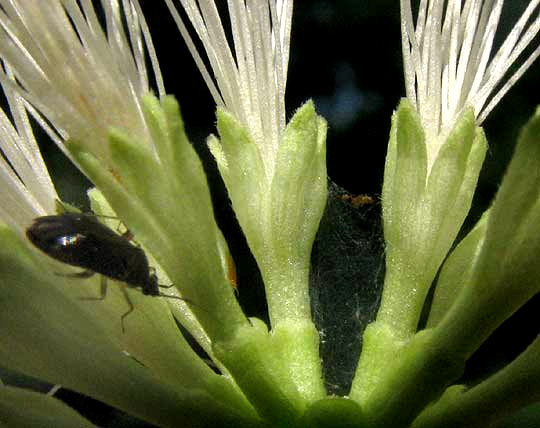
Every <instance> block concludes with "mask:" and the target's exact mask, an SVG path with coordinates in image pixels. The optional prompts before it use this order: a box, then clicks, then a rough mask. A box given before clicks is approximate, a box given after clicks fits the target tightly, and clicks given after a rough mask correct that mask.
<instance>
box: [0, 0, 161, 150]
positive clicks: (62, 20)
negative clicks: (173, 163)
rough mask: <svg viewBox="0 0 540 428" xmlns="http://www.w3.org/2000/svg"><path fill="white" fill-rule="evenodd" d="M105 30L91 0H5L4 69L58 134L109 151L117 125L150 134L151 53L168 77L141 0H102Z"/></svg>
mask: <svg viewBox="0 0 540 428" xmlns="http://www.w3.org/2000/svg"><path fill="white" fill-rule="evenodd" d="M101 6H102V9H103V13H104V17H105V23H106V33H105V32H104V30H103V28H102V25H101V24H100V21H99V19H98V16H97V14H96V10H95V9H94V6H93V2H92V1H91V0H80V1H77V0H47V1H46V2H44V1H41V0H24V1H13V0H0V8H1V9H0V57H1V58H2V61H3V62H4V63H5V64H8V65H9V66H10V67H11V68H12V69H13V72H14V75H15V78H16V79H10V78H9V77H8V76H6V75H5V74H3V73H2V74H0V81H1V83H2V85H3V86H6V87H7V86H9V87H11V88H13V89H17V90H18V91H19V93H20V94H21V95H22V96H23V97H24V99H25V100H26V101H27V103H29V104H30V105H32V106H33V107H34V108H35V110H36V111H39V114H40V115H42V116H43V117H44V118H45V119H46V121H48V122H49V123H50V124H52V128H54V132H55V133H56V139H67V138H73V139H76V140H78V141H80V142H83V143H84V144H88V145H89V146H91V148H92V152H93V153H95V154H97V155H98V156H99V155H102V156H104V157H106V156H107V154H106V150H105V149H104V146H105V145H104V144H103V143H104V140H105V139H106V136H107V132H108V130H109V129H110V127H113V126H114V127H119V128H123V129H127V130H129V131H130V132H131V133H133V135H137V136H138V137H139V138H140V139H141V140H142V141H147V142H151V138H150V136H149V132H148V130H147V129H146V125H145V121H144V119H143V117H142V112H141V104H140V100H141V96H142V95H144V94H146V93H147V92H148V91H149V81H148V80H149V79H148V71H147V69H146V65H145V64H146V58H145V55H146V54H147V55H148V56H149V57H150V60H151V63H152V66H153V71H154V80H155V82H156V85H157V89H158V92H159V94H160V95H163V94H164V89H163V82H162V79H161V76H160V72H159V68H158V66H157V59H156V56H155V52H154V48H153V45H152V42H151V39H150V34H149V32H148V28H147V26H146V23H145V21H144V18H143V16H142V13H141V12H140V6H139V4H138V2H137V0H102V1H101Z"/></svg>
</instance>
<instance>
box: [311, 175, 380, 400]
mask: <svg viewBox="0 0 540 428" xmlns="http://www.w3.org/2000/svg"><path fill="white" fill-rule="evenodd" d="M311 264H312V266H311V273H310V297H311V310H312V315H313V320H314V322H315V325H316V327H317V329H318V331H319V336H320V355H321V359H322V363H323V376H324V380H325V386H326V389H327V392H328V393H329V394H335V395H346V394H347V393H348V392H349V389H350V386H351V383H352V379H353V376H354V372H355V369H356V366H357V364H358V357H359V355H360V350H361V347H362V334H363V332H364V329H365V327H366V326H367V324H369V323H370V322H371V321H373V320H374V318H375V315H376V311H377V308H378V306H379V300H380V294H381V291H382V282H383V279H384V243H383V235H382V219H381V204H380V201H379V200H378V198H376V197H370V196H366V195H363V196H356V197H355V196H353V195H350V194H349V193H347V192H346V191H345V190H344V189H342V188H341V187H339V186H338V185H336V184H334V183H332V182H329V184H328V202H327V206H326V210H325V213H324V215H323V218H322V220H321V224H320V228H319V231H318V233H317V237H316V239H315V243H314V245H313V251H312V256H311Z"/></svg>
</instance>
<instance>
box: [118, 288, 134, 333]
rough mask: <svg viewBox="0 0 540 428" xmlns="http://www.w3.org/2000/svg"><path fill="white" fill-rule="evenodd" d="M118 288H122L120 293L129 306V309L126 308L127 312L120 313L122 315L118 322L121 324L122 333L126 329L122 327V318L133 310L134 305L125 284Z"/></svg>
mask: <svg viewBox="0 0 540 428" xmlns="http://www.w3.org/2000/svg"><path fill="white" fill-rule="evenodd" d="M120 289H121V290H122V294H123V295H124V297H125V299H126V302H127V304H128V306H129V309H128V310H127V312H125V313H124V314H122V316H121V317H120V324H121V325H122V333H125V332H126V329H125V328H124V320H125V319H126V317H127V316H128V315H129V314H130V313H132V312H133V309H134V306H133V302H132V301H131V299H130V298H129V295H128V293H127V288H126V287H125V286H123V287H120Z"/></svg>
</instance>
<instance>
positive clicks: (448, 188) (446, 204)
mask: <svg viewBox="0 0 540 428" xmlns="http://www.w3.org/2000/svg"><path fill="white" fill-rule="evenodd" d="M431 143H433V144H434V142H431ZM429 145H430V141H429V140H427V139H426V137H425V136H424V133H423V130H422V128H421V123H420V120H419V118H418V115H417V113H416V111H415V110H414V108H413V107H412V106H411V105H410V103H409V102H408V101H407V100H404V101H402V103H401V104H400V106H399V109H398V111H397V112H396V114H395V116H394V120H393V124H392V131H391V137H390V145H389V153H388V156H387V163H386V167H385V181H384V185H383V195H382V197H383V218H384V234H385V240H386V244H387V248H386V254H387V257H386V261H387V262H386V270H387V277H386V281H385V288H384V292H383V298H382V302H381V308H380V311H379V315H378V318H377V319H378V320H379V321H386V322H388V323H390V324H393V325H394V326H395V328H396V329H398V330H400V331H401V332H402V333H401V334H403V335H404V336H407V335H411V334H412V333H414V331H415V330H416V325H417V323H418V319H419V316H420V313H421V310H422V307H423V304H424V299H425V297H426V295H427V292H428V290H429V288H430V286H431V283H432V281H433V279H434V278H435V275H436V273H437V271H438V269H439V267H440V265H441V263H442V261H443V260H444V258H445V257H446V254H447V253H448V251H449V249H450V248H451V246H452V244H453V242H454V239H455V237H456V235H457V233H458V231H459V229H460V227H461V225H462V223H463V221H464V219H465V217H466V216H467V213H468V211H469V209H470V205H471V201H472V196H473V194H474V189H475V188H476V183H477V180H478V175H479V173H480V169H481V166H482V163H483V160H484V156H485V152H486V148H487V144H486V140H485V136H484V134H483V132H482V130H481V129H479V128H477V127H476V125H475V120H474V114H473V112H472V110H468V111H466V112H465V114H464V115H463V117H462V118H461V119H460V120H459V121H458V122H457V124H456V126H455V128H454V130H453V131H452V132H451V133H450V135H449V136H448V137H447V138H446V141H445V142H444V143H443V145H442V147H441V148H440V149H439V152H438V154H437V157H436V158H435V160H434V162H433V165H431V168H430V169H429V170H428V165H427V158H428V157H427V155H426V149H429ZM420 266H421V268H419V267H420ZM404 307H405V308H407V309H406V310H404V309H403V308H404Z"/></svg>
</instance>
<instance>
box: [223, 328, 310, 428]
mask: <svg viewBox="0 0 540 428" xmlns="http://www.w3.org/2000/svg"><path fill="white" fill-rule="evenodd" d="M276 345H278V346H276ZM280 348H281V346H280V344H279V342H278V343H277V344H276V343H275V342H274V340H273V337H272V335H271V334H270V333H269V332H268V328H267V327H266V325H265V324H264V323H263V322H262V321H260V320H258V319H256V318H252V319H251V325H250V326H247V327H242V328H239V329H237V330H236V335H235V336H234V337H233V338H231V339H229V340H227V341H219V342H216V343H214V345H213V351H214V354H215V355H216V356H217V357H218V358H219V360H220V361H222V362H223V363H224V364H225V366H226V367H227V368H228V369H229V371H230V373H231V374H232V376H233V377H234V379H235V381H236V383H237V384H238V385H239V386H240V388H241V389H242V391H243V392H244V394H245V395H246V397H247V398H248V400H249V402H250V403H251V404H252V405H253V406H254V407H255V408H256V410H257V412H258V413H259V414H260V415H261V417H262V418H263V419H264V420H267V421H270V422H271V423H272V426H286V423H287V422H290V421H294V420H297V419H298V418H299V417H300V415H301V414H302V413H303V411H304V410H305V408H306V405H307V403H306V401H305V399H304V398H302V396H301V395H300V394H299V391H298V390H297V387H296V385H295V383H294V382H293V380H292V379H291V377H290V375H289V367H288V360H286V359H285V358H283V356H282V355H281V353H280V352H279V351H281V349H280Z"/></svg>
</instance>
